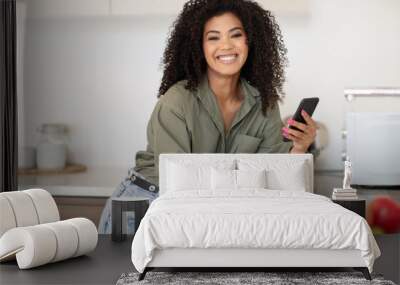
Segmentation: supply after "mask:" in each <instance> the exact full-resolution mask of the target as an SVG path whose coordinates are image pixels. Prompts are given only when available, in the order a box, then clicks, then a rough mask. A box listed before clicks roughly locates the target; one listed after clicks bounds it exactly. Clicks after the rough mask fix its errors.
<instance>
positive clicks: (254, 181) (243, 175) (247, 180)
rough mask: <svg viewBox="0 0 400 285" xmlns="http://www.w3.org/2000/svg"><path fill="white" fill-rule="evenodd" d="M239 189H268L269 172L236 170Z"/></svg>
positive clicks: (263, 170)
mask: <svg viewBox="0 0 400 285" xmlns="http://www.w3.org/2000/svg"><path fill="white" fill-rule="evenodd" d="M236 181H237V187H238V188H267V171H266V170H265V169H262V170H240V169H239V170H236Z"/></svg>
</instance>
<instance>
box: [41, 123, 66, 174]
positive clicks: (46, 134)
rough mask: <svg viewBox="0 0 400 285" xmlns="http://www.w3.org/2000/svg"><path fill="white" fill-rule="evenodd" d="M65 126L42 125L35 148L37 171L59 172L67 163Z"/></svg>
mask: <svg viewBox="0 0 400 285" xmlns="http://www.w3.org/2000/svg"><path fill="white" fill-rule="evenodd" d="M67 130H68V129H67V126H66V125H63V124H43V125H42V126H41V127H40V128H38V132H39V133H40V134H41V136H40V141H39V144H38V146H37V153H36V165H37V167H38V168H39V169H48V170H61V169H64V168H65V166H66V162H67Z"/></svg>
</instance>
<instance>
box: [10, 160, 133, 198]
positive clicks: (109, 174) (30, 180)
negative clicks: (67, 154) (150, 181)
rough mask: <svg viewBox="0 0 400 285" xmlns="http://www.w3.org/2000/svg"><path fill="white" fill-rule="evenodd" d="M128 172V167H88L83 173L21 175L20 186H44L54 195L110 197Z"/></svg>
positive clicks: (19, 178) (22, 187) (28, 187)
mask: <svg viewBox="0 0 400 285" xmlns="http://www.w3.org/2000/svg"><path fill="white" fill-rule="evenodd" d="M127 172H128V169H126V168H110V167H88V170H87V171H86V172H82V173H70V174H62V175H20V176H19V177H18V181H19V186H18V188H19V189H20V190H24V189H30V188H43V189H45V190H47V191H49V192H50V193H51V194H52V195H53V196H73V197H110V196H111V194H112V193H113V192H114V191H115V189H116V188H117V186H118V185H119V184H120V183H121V181H122V180H123V179H124V178H125V177H126V176H127Z"/></svg>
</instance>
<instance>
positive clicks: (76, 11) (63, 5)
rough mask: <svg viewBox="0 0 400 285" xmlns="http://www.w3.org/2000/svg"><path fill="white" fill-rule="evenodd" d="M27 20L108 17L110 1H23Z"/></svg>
mask: <svg viewBox="0 0 400 285" xmlns="http://www.w3.org/2000/svg"><path fill="white" fill-rule="evenodd" d="M25 1H26V3H27V4H28V13H27V17H28V18H64V17H86V16H108V15H109V13H110V0H25Z"/></svg>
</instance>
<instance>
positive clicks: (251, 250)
mask: <svg viewBox="0 0 400 285" xmlns="http://www.w3.org/2000/svg"><path fill="white" fill-rule="evenodd" d="M159 174H160V197H159V198H157V199H156V200H155V201H154V202H153V203H152V204H151V206H150V208H149V210H148V211H147V213H146V215H145V217H144V218H143V219H142V221H141V223H140V226H139V228H138V230H137V232H136V234H135V237H134V239H133V242H132V262H133V264H134V266H135V268H136V269H137V270H138V271H139V272H140V273H141V274H140V276H139V279H140V280H141V279H143V278H144V277H145V274H146V272H147V271H149V270H151V269H154V268H173V267H178V268H183V267H196V268H199V267H207V268H209V267H224V268H227V267H230V268H231V267H232V268H238V269H240V270H244V269H243V268H250V267H251V268H254V267H257V268H258V267H260V268H267V267H268V268H270V267H302V268H304V267H318V268H321V267H352V268H354V269H357V270H360V271H362V272H363V274H364V276H365V278H366V279H369V280H370V279H371V277H370V274H369V273H370V272H372V268H373V263H374V260H375V259H376V258H377V257H379V255H380V251H379V248H378V246H377V244H376V241H375V239H374V237H373V235H372V232H371V230H370V228H369V226H368V224H367V222H366V221H365V219H363V218H362V217H360V216H359V215H357V214H355V213H353V212H351V211H349V210H347V209H345V208H343V207H341V206H340V205H338V204H335V203H333V202H332V201H331V200H330V199H329V198H327V197H324V196H320V195H316V194H313V157H312V155H310V154H299V155H293V154H161V155H160V163H159Z"/></svg>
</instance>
